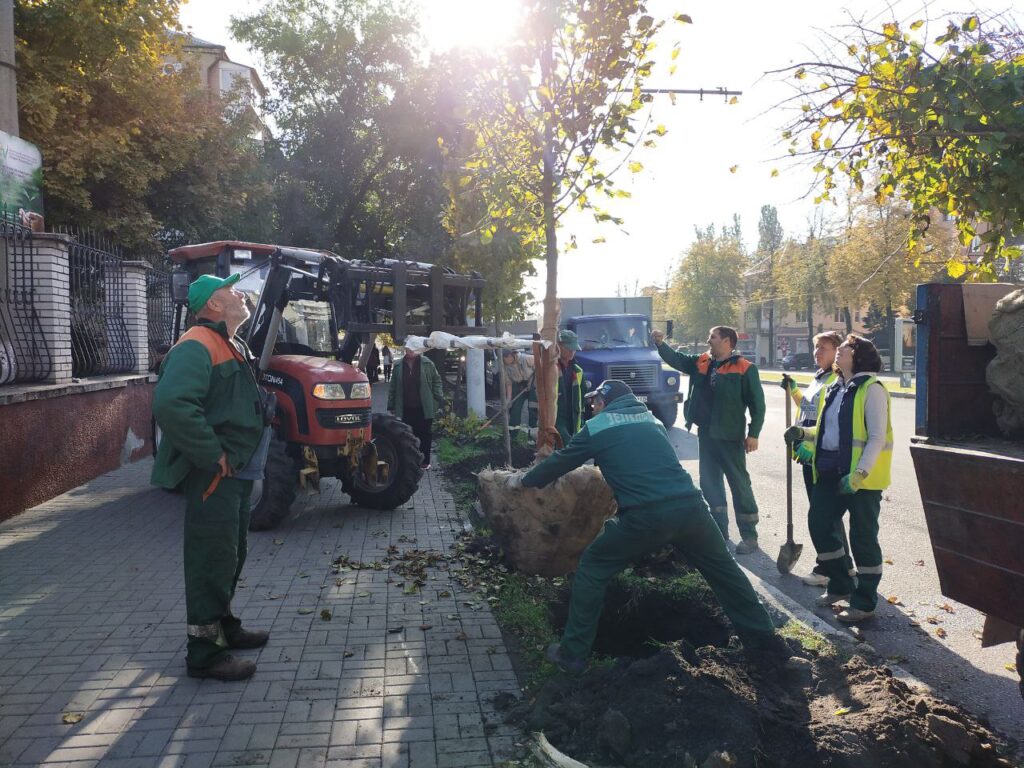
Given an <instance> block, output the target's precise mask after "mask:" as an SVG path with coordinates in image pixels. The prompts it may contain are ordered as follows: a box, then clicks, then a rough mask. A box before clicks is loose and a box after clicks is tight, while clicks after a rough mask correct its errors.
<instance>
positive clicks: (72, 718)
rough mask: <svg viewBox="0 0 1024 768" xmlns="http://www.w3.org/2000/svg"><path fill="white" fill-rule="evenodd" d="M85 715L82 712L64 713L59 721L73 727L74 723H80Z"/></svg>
mask: <svg viewBox="0 0 1024 768" xmlns="http://www.w3.org/2000/svg"><path fill="white" fill-rule="evenodd" d="M84 717H85V715H84V714H83V713H82V712H65V713H64V715H63V717H61V719H60V721H61V722H62V723H64V724H65V725H74V724H75V723H80V722H82V719H83V718H84Z"/></svg>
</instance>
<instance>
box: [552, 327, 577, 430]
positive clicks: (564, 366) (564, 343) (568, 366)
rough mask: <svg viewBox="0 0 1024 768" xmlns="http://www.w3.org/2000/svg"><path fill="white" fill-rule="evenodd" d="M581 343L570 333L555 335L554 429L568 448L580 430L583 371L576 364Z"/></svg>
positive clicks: (565, 331) (566, 331)
mask: <svg viewBox="0 0 1024 768" xmlns="http://www.w3.org/2000/svg"><path fill="white" fill-rule="evenodd" d="M579 348H580V342H579V339H578V338H577V337H576V334H575V333H573V332H572V331H569V330H564V331H559V332H558V388H557V394H558V401H557V402H558V409H557V411H556V412H555V428H556V429H557V430H558V434H559V435H561V437H562V445H568V444H569V441H570V440H571V439H572V436H573V435H575V434H576V433H577V432H579V431H580V428H581V427H582V426H583V369H582V368H581V367H580V366H579V365H577V364H576V353H577V352H578V351H579Z"/></svg>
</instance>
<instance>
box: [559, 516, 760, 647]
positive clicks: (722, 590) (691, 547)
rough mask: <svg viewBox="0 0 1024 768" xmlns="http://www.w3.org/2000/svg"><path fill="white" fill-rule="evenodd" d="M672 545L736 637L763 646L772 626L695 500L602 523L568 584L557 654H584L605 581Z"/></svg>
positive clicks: (591, 640) (591, 642)
mask: <svg viewBox="0 0 1024 768" xmlns="http://www.w3.org/2000/svg"><path fill="white" fill-rule="evenodd" d="M666 544H674V545H675V547H676V549H677V550H679V552H681V553H682V554H683V556H684V557H685V558H686V560H687V562H688V563H690V565H692V566H693V567H694V568H696V569H697V570H698V571H699V572H700V573H701V575H702V576H703V577H704V579H705V580H706V581H707V583H708V585H709V586H710V587H711V589H712V591H713V592H714V593H715V596H716V597H717V598H718V602H719V603H721V605H722V609H723V610H724V611H725V615H726V616H728V617H729V621H731V622H732V624H733V627H735V629H736V633H737V634H738V635H739V636H740V638H741V639H742V640H743V642H744V645H746V646H748V647H759V646H767V645H768V644H770V643H771V642H772V641H773V639H774V635H773V633H774V626H773V625H772V620H771V618H770V617H769V616H768V612H767V611H766V610H765V608H764V606H763V605H762V604H761V601H760V600H759V599H758V597H757V593H756V592H754V588H753V587H752V586H751V585H750V581H749V580H748V579H747V577H746V576H745V575H744V574H743V571H741V570H740V567H739V566H738V565H737V564H736V561H735V560H734V559H733V557H732V555H731V554H730V553H729V550H728V549H727V548H726V546H725V539H723V538H722V533H721V531H719V530H718V526H716V525H715V523H714V521H713V520H712V519H711V515H710V514H709V513H708V507H707V504H705V503H704V500H703V499H701V498H700V497H699V496H694V497H693V498H691V499H673V500H668V501H663V502H659V503H657V504H652V505H649V506H646V507H638V508H634V509H630V510H629V511H627V512H624V513H622V514H620V515H617V516H616V517H613V518H611V519H610V520H607V521H606V522H605V524H604V528H603V529H602V530H601V533H600V534H598V537H597V538H596V539H594V541H593V542H591V544H590V546H588V547H587V548H586V550H584V552H583V556H582V557H581V558H580V564H579V567H578V568H577V569H576V576H575V577H574V579H573V583H572V598H571V599H570V602H569V620H568V622H567V623H566V626H565V633H564V635H563V636H562V651H563V652H564V653H565V654H566V655H567V656H569V657H570V658H573V659H585V658H587V656H589V655H590V650H591V648H592V647H593V645H594V638H595V636H596V635H597V623H598V620H599V619H600V618H601V610H602V608H603V607H604V594H605V590H606V589H607V586H608V582H609V581H611V579H612V578H614V577H615V575H616V574H618V573H620V572H621V571H623V570H625V569H626V568H627V567H628V566H629V565H630V564H632V563H633V562H634V561H636V560H637V559H638V558H640V557H641V556H643V555H645V554H648V553H649V552H655V551H657V550H658V549H661V548H662V547H664V546H665V545H666Z"/></svg>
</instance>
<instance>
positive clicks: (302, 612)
mask: <svg viewBox="0 0 1024 768" xmlns="http://www.w3.org/2000/svg"><path fill="white" fill-rule="evenodd" d="M312 612H313V609H312V608H299V615H300V616H308V615H309V614H311V613H312Z"/></svg>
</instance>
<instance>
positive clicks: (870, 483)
mask: <svg viewBox="0 0 1024 768" xmlns="http://www.w3.org/2000/svg"><path fill="white" fill-rule="evenodd" d="M877 381H878V377H877V376H869V377H868V378H867V379H866V380H865V381H864V383H863V384H861V385H860V386H859V387H857V391H856V392H855V393H854V396H853V437H852V444H851V446H850V448H851V450H850V469H849V473H853V472H854V471H855V470H856V469H857V464H858V463H860V457H861V455H862V454H863V453H864V448H865V446H867V444H868V425H867V422H866V421H865V419H864V404H865V402H867V397H868V389H869V388H870V387H871V386H872V385H873V384H875V382H877ZM882 389H884V390H885V445H884V446H883V447H882V452H881V453H880V454H878V459H877V460H876V461H875V466H873V467H872V468H871V471H870V472H869V473H868V476H867V477H866V478H864V483H863V485H861V488H863V489H865V490H868V491H884V490H885V489H886V488H888V487H889V483H890V482H891V481H892V448H893V437H892V398H891V397H890V396H889V390H888V389H886V387H885V385H884V384H883V385H882ZM826 400H827V398H826V397H821V398H820V399H819V400H818V423H817V429H819V430H820V429H821V417H822V415H823V414H824V413H825V401H826ZM839 439H840V440H842V435H840V438H839ZM814 481H815V482H817V481H818V467H817V456H815V464H814Z"/></svg>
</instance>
